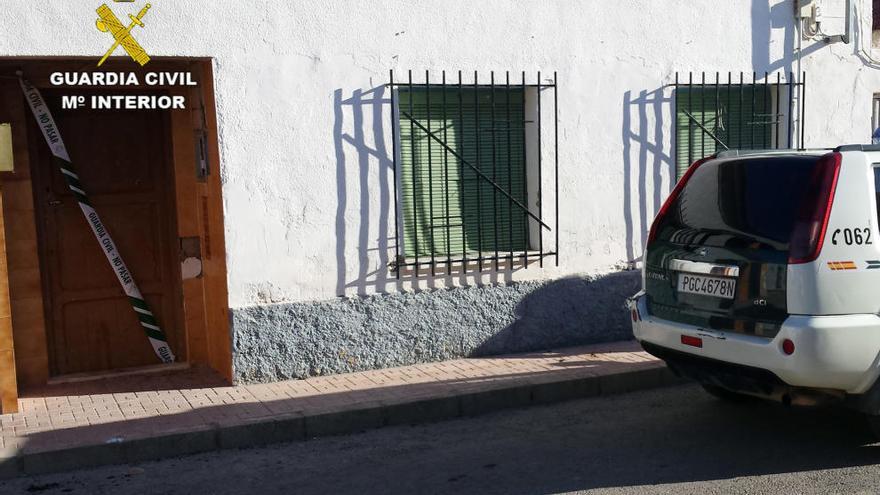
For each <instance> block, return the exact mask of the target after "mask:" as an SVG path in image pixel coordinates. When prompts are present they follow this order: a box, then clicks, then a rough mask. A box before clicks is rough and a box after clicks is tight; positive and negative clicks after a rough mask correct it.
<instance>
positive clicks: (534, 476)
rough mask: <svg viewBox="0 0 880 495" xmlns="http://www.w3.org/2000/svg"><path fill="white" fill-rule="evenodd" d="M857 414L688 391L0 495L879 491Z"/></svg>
mask: <svg viewBox="0 0 880 495" xmlns="http://www.w3.org/2000/svg"><path fill="white" fill-rule="evenodd" d="M872 442H873V439H872V436H871V434H870V432H869V431H868V429H867V428H866V427H865V426H864V423H863V421H862V418H861V417H859V416H858V415H855V414H852V413H849V412H847V411H842V410H803V409H801V410H797V409H785V408H783V407H782V406H776V405H772V404H765V403H761V402H756V403H748V404H728V403H724V402H721V401H719V400H717V399H714V398H712V397H711V396H709V395H707V394H705V393H704V392H703V391H702V390H701V389H700V388H698V387H696V386H693V385H688V386H679V387H673V388H666V389H659V390H652V391H647V392H637V393H631V394H625V395H619V396H615V397H605V398H597V399H587V400H580V401H574V402H568V403H563V404H556V405H552V406H546V407H532V408H527V409H519V410H510V411H503V412H499V413H494V414H490V415H486V416H481V417H478V418H470V419H461V420H454V421H447V422H442V423H436V424H431V425H424V426H408V427H395V428H385V429H381V430H375V431H370V432H366V433H362V434H357V435H351V436H347V437H336V438H324V439H319V440H312V441H308V442H301V443H292V444H285V445H278V446H272V447H267V448H260V449H250V450H236V451H224V452H216V453H211V454H204V455H197V456H190V457H185V458H179V459H169V460H165V461H160V462H154V463H143V464H140V465H138V466H112V467H106V468H100V469H94V470H88V471H79V472H75V473H66V474H57V475H48V476H40V477H34V478H20V479H16V480H13V481H11V482H7V483H5V484H0V493H16V492H23V493H28V492H29V493H45V494H55V493H74V494H87V493H88V494H92V493H138V494H142V493H188V494H189V493H221V494H226V493H228V494H236V495H239V494H242V493H261V494H262V493H297V494H305V493H358V494H362V493H420V494H421V493H450V492H454V493H481V494H483V493H509V494H530V493H557V492H580V491H584V492H590V493H593V492H595V493H768V492H778V493H822V494H825V493H856V492H863V493H875V492H880V468H878V465H880V445H871V444H872Z"/></svg>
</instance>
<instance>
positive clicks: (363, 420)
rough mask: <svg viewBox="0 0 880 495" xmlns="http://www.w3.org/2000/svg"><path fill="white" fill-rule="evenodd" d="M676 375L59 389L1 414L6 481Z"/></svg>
mask: <svg viewBox="0 0 880 495" xmlns="http://www.w3.org/2000/svg"><path fill="white" fill-rule="evenodd" d="M668 375H669V373H668V372H667V370H666V369H665V367H663V365H662V363H660V362H659V361H658V360H656V359H655V358H653V357H652V356H650V355H648V354H646V353H645V352H643V351H641V350H640V348H639V347H638V344H637V343H635V342H633V341H627V342H615V343H609V344H600V345H594V346H586V347H576V348H568V349H563V350H559V351H549V352H540V353H530V354H518V355H509V356H499V357H489V358H471V359H458V360H454V361H445V362H438V363H429V364H419V365H414V366H405V367H399V368H391V369H384V370H374V371H365V372H360V373H350V374H344V375H334V376H326V377H315V378H309V379H306V380H288V381H283V382H276V383H269V384H255V385H242V386H226V385H223V382H222V380H220V378H219V377H218V376H217V375H215V374H213V373H212V372H210V371H209V370H206V369H201V368H197V369H188V370H179V371H174V372H163V373H160V374H156V373H153V374H146V375H135V376H126V377H116V378H112V379H99V380H92V381H86V382H79V383H67V384H62V385H53V386H47V387H45V388H43V389H40V390H31V391H28V392H26V393H25V394H23V396H22V398H20V399H19V405H20V412H19V413H15V414H6V415H0V448H2V451H0V452H3V456H2V457H5V459H6V462H2V461H3V459H0V476H3V475H4V473H5V475H6V476H9V475H14V474H18V473H21V472H44V471H50V470H64V469H73V468H77V467H84V466H87V465H97V464H106V463H114V462H134V461H136V460H141V459H147V458H155V457H162V456H166V455H178V454H185V453H190V452H198V451H204V450H211V449H214V448H227V447H236V446H247V445H258V444H263V443H270V442H272V441H284V440H295V439H304V438H310V437H314V436H320V435H325V434H334V433H348V432H351V431H358V430H362V429H366V428H371V427H379V426H383V425H387V424H401V423H418V422H424V421H431V420H437V419H444V418H449V417H457V416H466V415H472V414H478V413H481V412H485V411H489V410H493V409H499V408H502V407H511V406H518V405H525V404H530V403H542V402H552V401H556V400H564V399H568V398H575V397H585V396H592V395H598V394H600V393H613V392H618V391H625V390H631V389H636V388H647V387H650V386H659V385H663V384H666V383H670V382H671V381H672V380H671V379H670V377H669V376H668ZM162 439H168V441H166V442H164V443H162V442H161V440H162ZM149 440H152V443H150V442H145V441H149ZM157 441H158V443H157ZM100 446H103V447H104V448H103V449H101V448H98V447H100ZM138 449H139V450H138ZM64 452H68V453H69V454H70V455H67V456H66V457H65V456H63V455H61V454H63V453H64ZM84 452H85V453H89V452H90V453H91V454H88V455H90V456H91V457H92V459H86V458H84V457H83V456H84V455H85V454H83V453H84ZM49 454H53V455H49ZM54 454H57V455H54ZM86 457H88V456H86Z"/></svg>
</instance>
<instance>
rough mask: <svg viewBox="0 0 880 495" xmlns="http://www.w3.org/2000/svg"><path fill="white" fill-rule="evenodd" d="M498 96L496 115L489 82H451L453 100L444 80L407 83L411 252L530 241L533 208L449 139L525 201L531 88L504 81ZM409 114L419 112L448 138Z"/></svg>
mask: <svg viewBox="0 0 880 495" xmlns="http://www.w3.org/2000/svg"><path fill="white" fill-rule="evenodd" d="M494 100H495V105H494V107H495V111H494V118H493V112H492V94H491V90H488V89H479V90H477V91H474V90H473V89H465V90H463V91H462V92H461V93H460V94H459V92H458V88H457V87H454V86H453V87H447V88H446V90H445V105H444V91H443V89H442V88H431V89H427V90H426V89H424V88H414V89H413V90H412V91H410V90H409V89H408V88H403V89H401V90H400V91H399V98H398V102H399V110H400V121H399V129H400V132H399V136H400V146H399V150H400V160H399V166H400V170H399V177H400V186H401V187H400V200H401V207H402V208H401V210H402V216H403V246H404V249H403V252H404V254H405V255H406V256H415V255H418V256H420V257H424V256H431V255H432V254H433V255H435V256H443V257H445V256H447V255H450V256H451V255H467V256H469V257H474V256H475V255H477V256H478V255H479V253H480V251H482V252H483V253H490V252H491V253H493V254H494V251H496V250H497V251H499V254H501V253H503V252H509V251H515V252H519V251H524V250H525V249H526V245H527V222H526V217H525V212H523V210H522V209H520V208H519V207H517V206H516V205H515V204H512V202H511V201H510V200H509V199H508V198H507V197H506V196H504V194H503V193H501V192H500V191H498V190H497V189H496V188H495V187H494V186H492V184H490V183H489V182H488V181H486V180H485V179H482V178H480V177H479V176H478V175H477V173H476V172H475V171H474V170H473V169H471V167H469V166H468V165H466V164H464V163H462V162H461V161H460V160H459V159H458V158H457V157H456V156H455V155H454V154H453V153H451V152H450V151H449V150H447V149H446V147H444V144H445V145H446V146H448V147H449V148H450V149H451V150H454V151H455V153H457V154H459V155H460V156H462V157H464V159H465V160H466V161H467V162H469V163H470V164H471V165H473V166H475V167H479V169H480V171H481V172H482V173H483V174H485V175H486V176H487V177H489V178H492V179H493V180H494V182H495V183H496V184H498V185H499V186H500V187H501V188H502V189H504V190H505V191H507V192H508V193H510V194H511V196H513V197H514V198H516V199H517V201H520V202H521V203H523V204H525V203H526V199H525V198H526V183H525V180H526V179H525V146H524V130H523V121H524V109H523V92H522V90H521V89H511V90H509V91H507V90H505V89H504V88H496V89H495V97H494ZM508 102H509V104H508ZM429 103H430V106H429ZM429 110H430V111H429ZM508 113H509V118H508ZM405 114H409V115H412V116H413V118H414V120H415V121H417V122H418V123H419V124H421V125H422V126H424V127H425V128H427V129H428V130H430V131H431V132H432V133H433V134H434V135H435V136H437V137H438V138H439V139H440V141H442V143H443V144H441V142H438V141H437V140H435V139H434V138H431V137H429V136H428V134H427V133H426V132H425V131H424V130H422V129H421V128H420V127H419V126H417V125H415V124H414V123H412V122H411V121H410V119H409V118H407V117H406V115H405ZM477 129H479V133H478V132H477ZM478 149H479V153H478ZM493 158H494V167H493ZM496 226H497V237H496ZM416 246H418V248H416Z"/></svg>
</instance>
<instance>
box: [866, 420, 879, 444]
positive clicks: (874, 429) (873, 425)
mask: <svg viewBox="0 0 880 495" xmlns="http://www.w3.org/2000/svg"><path fill="white" fill-rule="evenodd" d="M865 422H866V423H868V428H870V430H871V433H873V434H874V438H875V439H877V440H880V415H875V414H865Z"/></svg>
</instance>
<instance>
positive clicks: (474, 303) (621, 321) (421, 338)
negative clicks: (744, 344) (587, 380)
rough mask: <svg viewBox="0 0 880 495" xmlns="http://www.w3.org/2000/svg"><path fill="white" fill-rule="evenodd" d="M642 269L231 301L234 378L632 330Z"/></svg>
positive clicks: (609, 336)
mask: <svg viewBox="0 0 880 495" xmlns="http://www.w3.org/2000/svg"><path fill="white" fill-rule="evenodd" d="M639 285H640V278H639V272H636V271H629V272H621V273H615V274H611V275H606V276H602V277H597V278H578V277H571V278H563V279H560V280H555V281H549V282H520V283H513V284H508V285H496V286H484V287H464V288H454V289H442V290H436V291H424V292H416V293H395V294H385V295H375V296H369V297H363V298H350V299H337V300H332V301H326V302H301V303H290V304H275V305H267V306H254V307H250V308H238V309H234V310H232V321H233V325H234V328H235V331H234V332H233V335H234V336H235V337H234V339H235V341H234V366H235V379H236V381H238V382H240V383H248V382H269V381H274V380H283V379H289V378H305V377H307V376H314V375H327V374H333V373H344V372H350V371H360V370H366V369H374V368H386V367H389V366H400V365H407V364H413V363H420V362H428V361H438V360H443V359H452V358H458V357H462V356H486V355H497V354H506V353H512V352H524V351H536V350H542V349H551V348H554V347H562V346H570V345H579V344H588V343H596V342H607V341H614V340H621V339H626V338H631V337H632V332H631V328H630V325H629V321H628V318H629V313H628V312H627V311H625V309H624V301H625V299H626V298H627V297H628V296H631V295H632V294H633V293H635V292H636V291H637V290H638V288H639Z"/></svg>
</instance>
